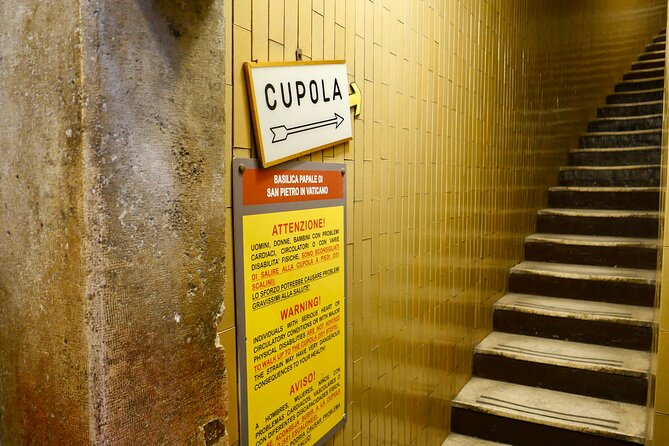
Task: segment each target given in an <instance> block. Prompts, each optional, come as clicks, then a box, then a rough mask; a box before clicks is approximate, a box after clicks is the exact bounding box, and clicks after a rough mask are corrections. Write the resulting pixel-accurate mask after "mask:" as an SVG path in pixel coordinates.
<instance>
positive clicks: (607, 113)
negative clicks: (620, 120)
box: [597, 100, 662, 118]
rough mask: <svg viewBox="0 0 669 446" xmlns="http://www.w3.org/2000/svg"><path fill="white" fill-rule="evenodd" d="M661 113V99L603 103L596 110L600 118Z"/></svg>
mask: <svg viewBox="0 0 669 446" xmlns="http://www.w3.org/2000/svg"><path fill="white" fill-rule="evenodd" d="M654 114H655V115H657V114H662V101H661V100H659V101H648V102H638V103H630V104H612V105H605V106H604V107H601V108H599V109H598V110H597V116H598V117H600V118H613V117H631V116H644V115H654Z"/></svg>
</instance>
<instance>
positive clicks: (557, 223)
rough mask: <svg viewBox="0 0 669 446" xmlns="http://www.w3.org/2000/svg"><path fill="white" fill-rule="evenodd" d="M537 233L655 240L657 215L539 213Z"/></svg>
mask: <svg viewBox="0 0 669 446" xmlns="http://www.w3.org/2000/svg"><path fill="white" fill-rule="evenodd" d="M538 214H539V215H538V218H537V232H544V233H552V234H582V235H611V236H616V237H643V238H653V237H657V236H658V212H656V211H629V210H605V209H564V208H551V209H542V210H540V211H539V213H538Z"/></svg>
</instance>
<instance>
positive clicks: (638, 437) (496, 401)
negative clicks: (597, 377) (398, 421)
mask: <svg viewBox="0 0 669 446" xmlns="http://www.w3.org/2000/svg"><path fill="white" fill-rule="evenodd" d="M451 429H452V431H453V432H456V433H460V434H464V435H470V436H475V437H480V438H484V439H488V440H492V441H498V442H503V443H510V444H514V445H518V446H530V445H531V446H536V445H541V446H565V445H569V446H584V445H589V446H601V445H607V446H612V445H617V446H620V445H622V444H625V443H626V442H627V443H629V444H643V443H644V441H645V430H646V407H645V406H638V405H634V404H627V403H620V402H617V401H609V400H604V399H598V398H592V397H586V396H581V395H573V394H569V393H564V392H557V391H555V390H547V389H539V388H536V387H529V386H522V385H519V384H511V383H505V382H501V381H494V380H489V379H483V378H472V379H471V380H470V381H469V382H468V383H467V384H466V385H465V387H463V388H462V390H461V391H460V393H459V394H458V395H457V396H456V397H455V398H454V400H453V405H452V414H451Z"/></svg>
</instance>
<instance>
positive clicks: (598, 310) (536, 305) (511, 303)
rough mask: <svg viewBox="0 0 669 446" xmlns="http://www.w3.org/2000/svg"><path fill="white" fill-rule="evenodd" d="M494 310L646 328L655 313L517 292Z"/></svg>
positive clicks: (635, 307) (629, 307) (650, 310)
mask: <svg viewBox="0 0 669 446" xmlns="http://www.w3.org/2000/svg"><path fill="white" fill-rule="evenodd" d="M495 309H496V310H497V309H499V310H512V311H517V312H521V313H530V314H537V315H543V316H550V317H564V318H570V319H582V320H589V321H600V322H610V323H624V324H627V325H636V326H646V327H649V326H651V325H652V324H653V320H654V311H653V309H652V308H649V307H639V306H636V305H622V304H612V303H608V302H595V301H586V300H577V299H566V298H562V297H548V296H537V295H531V294H518V293H508V294H506V295H505V296H503V297H502V298H501V299H500V300H498V301H497V302H496V303H495Z"/></svg>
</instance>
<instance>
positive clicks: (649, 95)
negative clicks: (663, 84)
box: [606, 89, 664, 104]
mask: <svg viewBox="0 0 669 446" xmlns="http://www.w3.org/2000/svg"><path fill="white" fill-rule="evenodd" d="M663 97H664V90H663V89H654V90H641V91H631V92H621V93H614V94H611V95H608V96H607V97H606V103H607V104H633V103H637V102H650V101H661V100H662V99H663Z"/></svg>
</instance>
